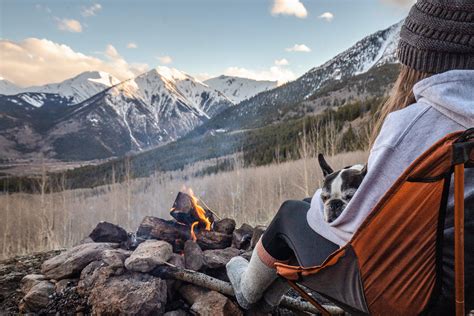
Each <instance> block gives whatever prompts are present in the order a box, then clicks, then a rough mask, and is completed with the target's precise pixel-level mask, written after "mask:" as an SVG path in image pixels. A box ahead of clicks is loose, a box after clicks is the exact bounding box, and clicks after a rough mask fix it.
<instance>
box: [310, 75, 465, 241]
mask: <svg viewBox="0 0 474 316" xmlns="http://www.w3.org/2000/svg"><path fill="white" fill-rule="evenodd" d="M413 92H414V94H415V97H416V101H417V102H416V103H415V104H412V105H410V106H408V107H407V108H405V109H402V110H399V111H396V112H393V113H391V114H390V115H389V116H388V117H387V119H386V120H385V122H384V124H383V126H382V129H381V131H380V134H379V136H378V137H377V140H376V142H375V144H374V146H373V148H372V150H371V152H370V156H369V161H368V173H367V175H366V177H365V178H364V181H363V182H362V184H361V186H360V187H359V189H358V190H357V192H356V194H355V195H354V197H353V198H352V200H351V202H350V203H349V204H348V206H347V207H346V209H345V210H344V211H343V212H342V214H341V215H340V216H339V217H338V218H337V219H336V220H335V221H333V222H331V223H327V222H326V221H324V219H323V218H324V217H323V204H322V202H321V198H320V193H321V190H318V191H316V193H315V194H314V196H313V199H312V202H311V208H310V210H309V211H308V215H307V220H308V223H309V225H310V226H311V228H312V229H313V230H314V231H316V232H317V233H318V234H320V235H322V236H323V237H325V238H326V239H328V240H330V241H332V242H334V243H336V244H338V245H340V246H342V245H345V244H346V243H347V242H348V241H349V240H350V239H351V238H352V235H353V234H354V232H355V231H356V230H357V228H358V227H359V226H360V225H361V224H362V222H363V221H364V219H365V218H366V217H367V215H368V213H369V212H370V210H371V209H372V208H373V207H374V206H375V204H376V203H377V202H378V201H379V199H380V198H381V197H382V196H383V195H384V193H385V192H386V191H387V190H388V189H389V188H390V187H391V185H392V184H393V183H394V182H395V181H396V179H397V178H398V177H399V176H400V175H401V174H402V173H403V171H404V170H405V169H406V168H407V167H408V166H409V165H410V164H411V163H412V162H413V161H414V160H415V159H416V158H417V157H418V156H420V155H421V154H422V153H423V152H424V151H425V150H427V149H428V148H429V147H431V146H432V145H433V144H434V143H435V142H436V141H438V140H439V139H441V138H443V137H444V136H445V135H447V134H448V133H451V132H454V131H459V130H465V129H467V128H470V127H474V70H452V71H447V72H444V73H441V74H437V75H434V76H431V77H429V78H427V79H424V80H422V81H420V82H418V83H417V84H416V85H415V87H414V89H413ZM473 171H474V170H473V169H470V170H468V171H466V190H465V196H466V208H467V209H466V212H467V213H470V215H469V216H472V215H473V214H474V210H473V209H474V205H473V204H474V173H473ZM448 213H449V208H448ZM466 215H468V214H466ZM449 222H450V221H449V219H448V221H447V223H449ZM451 223H452V221H451ZM447 228H448V227H447Z"/></svg>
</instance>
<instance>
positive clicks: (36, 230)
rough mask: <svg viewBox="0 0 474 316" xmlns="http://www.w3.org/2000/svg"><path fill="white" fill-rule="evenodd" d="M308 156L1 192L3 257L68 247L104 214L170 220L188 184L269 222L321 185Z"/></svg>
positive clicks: (125, 222)
mask: <svg viewBox="0 0 474 316" xmlns="http://www.w3.org/2000/svg"><path fill="white" fill-rule="evenodd" d="M303 157H306V158H304V159H300V160H296V161H290V162H285V163H274V164H272V165H268V166H263V167H254V168H242V167H239V165H241V164H240V162H239V161H236V168H235V170H233V171H231V172H223V173H219V174H214V175H210V176H204V177H190V176H189V175H191V174H194V172H195V171H196V170H195V167H189V168H187V169H185V170H184V171H181V172H171V173H166V174H156V175H154V176H152V177H149V178H142V179H133V180H129V181H126V182H124V183H120V184H113V185H107V186H102V187H97V188H93V189H81V190H72V191H63V192H58V193H51V194H46V193H44V194H24V193H14V194H3V195H0V218H1V219H2V221H1V223H0V251H1V252H0V258H5V257H10V256H13V255H17V254H25V253H31V252H36V251H43V250H49V249H55V248H60V247H70V246H72V245H74V244H76V243H77V242H79V241H80V240H81V239H83V238H84V237H86V236H87V235H88V234H89V232H90V231H91V230H92V229H93V228H94V226H95V225H96V224H97V222H98V221H102V220H104V221H110V222H112V223H117V224H119V225H121V226H123V227H125V228H126V229H127V230H129V231H133V230H135V229H136V228H137V226H138V224H139V223H140V221H141V220H142V218H143V217H144V216H147V215H153V216H159V217H164V218H166V217H168V216H169V215H168V212H169V208H170V207H171V205H172V203H173V201H174V198H175V197H176V194H177V193H178V191H179V190H181V189H182V187H183V185H184V186H187V187H191V188H193V190H194V192H195V193H196V195H197V196H198V197H199V198H201V199H202V200H203V201H204V202H205V203H206V204H208V205H209V207H210V208H212V209H213V210H214V211H216V212H217V213H218V214H219V215H220V216H222V217H232V218H234V219H236V220H237V222H238V223H242V222H247V223H250V224H251V225H255V224H266V223H268V222H269V220H270V219H271V218H272V216H273V215H274V213H275V212H276V211H277V210H278V207H279V205H280V204H281V203H282V202H283V201H285V200H288V199H302V198H304V197H307V196H309V195H311V194H312V192H314V190H315V189H316V188H317V187H319V185H320V181H321V172H320V170H319V166H318V163H317V159H316V158H313V157H307V156H304V155H303ZM366 159H367V154H366V153H364V152H353V153H346V154H339V155H336V156H334V157H333V158H330V159H329V161H330V162H331V163H332V164H333V166H334V167H335V168H341V167H343V166H346V165H351V164H354V163H360V162H364V161H366Z"/></svg>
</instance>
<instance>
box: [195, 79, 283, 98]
mask: <svg viewBox="0 0 474 316" xmlns="http://www.w3.org/2000/svg"><path fill="white" fill-rule="evenodd" d="M204 83H205V84H207V85H208V86H210V87H212V88H214V89H216V90H219V91H221V92H222V93H223V94H225V95H226V96H227V97H228V98H229V99H230V100H231V101H232V102H234V103H235V104H237V103H240V102H242V101H243V100H246V99H249V98H251V97H253V96H254V95H256V94H258V93H260V92H262V91H267V90H270V89H273V88H275V87H276V86H277V81H264V80H261V81H260V80H253V79H248V78H240V77H233V76H225V75H222V76H219V77H215V78H211V79H208V80H205V81H204Z"/></svg>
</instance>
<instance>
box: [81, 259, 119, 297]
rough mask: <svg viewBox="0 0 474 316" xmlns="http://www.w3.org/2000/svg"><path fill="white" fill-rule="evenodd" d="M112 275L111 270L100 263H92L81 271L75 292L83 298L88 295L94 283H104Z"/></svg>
mask: <svg viewBox="0 0 474 316" xmlns="http://www.w3.org/2000/svg"><path fill="white" fill-rule="evenodd" d="M112 275H114V270H113V269H112V268H110V267H108V266H107V265H106V264H104V263H103V262H102V261H93V262H91V263H89V264H88V265H87V266H86V267H85V268H84V269H83V270H82V272H81V277H80V279H79V283H78V284H77V292H78V293H79V294H81V295H83V296H85V295H88V294H89V291H90V290H91V289H92V288H93V287H94V285H95V284H96V283H100V282H105V280H107V279H108V278H109V277H110V276H112Z"/></svg>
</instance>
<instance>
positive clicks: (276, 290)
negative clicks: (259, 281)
mask: <svg viewBox="0 0 474 316" xmlns="http://www.w3.org/2000/svg"><path fill="white" fill-rule="evenodd" d="M289 289H290V285H289V284H288V282H287V281H286V280H285V279H283V278H281V277H279V278H277V279H276V280H275V281H273V283H272V284H271V285H270V286H269V288H268V290H266V291H265V293H264V294H263V298H262V300H261V302H260V304H259V309H260V310H261V311H263V312H265V313H271V312H273V311H275V309H276V308H277V307H278V305H280V302H281V299H282V298H283V295H285V294H286V293H287V292H288V290H289Z"/></svg>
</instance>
